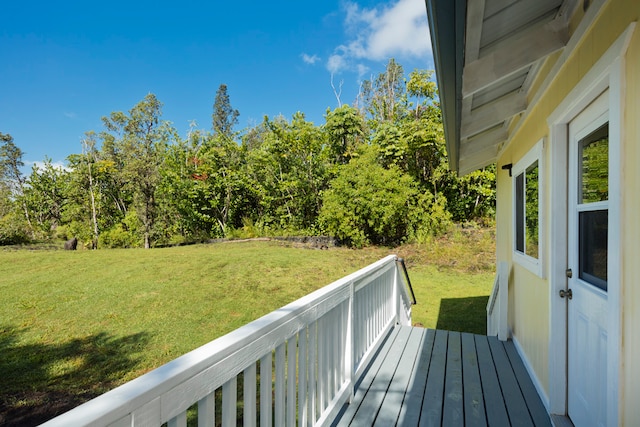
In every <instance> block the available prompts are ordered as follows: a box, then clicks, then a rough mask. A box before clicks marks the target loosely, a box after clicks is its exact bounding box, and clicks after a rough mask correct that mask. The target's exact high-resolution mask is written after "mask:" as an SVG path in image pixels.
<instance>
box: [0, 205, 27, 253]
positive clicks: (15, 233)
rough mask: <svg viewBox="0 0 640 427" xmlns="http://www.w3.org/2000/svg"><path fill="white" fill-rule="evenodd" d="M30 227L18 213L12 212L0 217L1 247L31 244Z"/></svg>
mask: <svg viewBox="0 0 640 427" xmlns="http://www.w3.org/2000/svg"><path fill="white" fill-rule="evenodd" d="M27 230H28V226H27V223H26V222H25V220H24V216H22V215H20V213H19V212H18V211H11V212H8V213H6V214H5V215H2V216H0V245H19V244H23V243H29V242H30V241H31V238H30V236H29V235H28V234H27Z"/></svg>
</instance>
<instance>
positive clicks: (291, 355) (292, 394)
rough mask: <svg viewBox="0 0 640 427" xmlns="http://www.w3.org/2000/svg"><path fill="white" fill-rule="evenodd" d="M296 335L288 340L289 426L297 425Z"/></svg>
mask: <svg viewBox="0 0 640 427" xmlns="http://www.w3.org/2000/svg"><path fill="white" fill-rule="evenodd" d="M296 338H297V337H296V335H294V336H292V337H291V338H289V339H288V340H287V399H286V401H287V426H295V425H296V408H297V405H296V356H297V339H296Z"/></svg>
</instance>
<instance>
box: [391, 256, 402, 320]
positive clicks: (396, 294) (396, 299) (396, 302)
mask: <svg viewBox="0 0 640 427" xmlns="http://www.w3.org/2000/svg"><path fill="white" fill-rule="evenodd" d="M400 304H401V301H400V280H398V257H396V259H395V260H394V262H393V307H394V308H393V309H394V310H395V313H394V314H395V316H394V317H395V319H396V324H399V323H400Z"/></svg>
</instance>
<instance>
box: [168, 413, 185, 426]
mask: <svg viewBox="0 0 640 427" xmlns="http://www.w3.org/2000/svg"><path fill="white" fill-rule="evenodd" d="M167 426H168V427H187V411H184V412H181V413H180V414H178V415H176V416H175V417H173V418H171V419H170V420H169V422H168V423H167Z"/></svg>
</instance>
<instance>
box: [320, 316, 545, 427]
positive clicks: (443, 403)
mask: <svg viewBox="0 0 640 427" xmlns="http://www.w3.org/2000/svg"><path fill="white" fill-rule="evenodd" d="M332 425H336V426H372V425H379V426H389V425H399V426H411V427H413V426H455V425H458V426H477V427H485V426H494V425H495V426H550V425H551V421H550V419H549V416H548V415H547V413H546V411H545V408H544V405H543V404H542V401H541V400H540V398H539V396H538V394H537V392H536V389H535V386H534V385H533V382H532V381H531V379H530V378H529V376H528V373H527V371H526V368H525V367H524V364H523V363H522V360H521V359H520V357H519V355H518V353H517V351H516V349H515V347H514V345H513V343H512V342H506V343H503V342H501V341H498V340H497V339H496V338H495V337H486V336H482V335H473V334H468V333H459V332H448V331H442V330H431V329H423V328H414V327H408V326H400V327H396V328H394V329H393V330H392V331H391V332H390V333H389V336H388V337H387V340H386V342H385V343H384V345H383V346H382V347H381V348H380V350H379V352H378V354H377V355H376V357H374V358H373V360H372V361H371V362H370V365H369V367H368V368H367V370H366V371H365V373H364V374H363V376H362V378H361V380H360V382H359V383H358V384H357V388H356V391H355V394H354V399H353V402H352V403H351V404H347V405H345V407H344V408H343V410H342V412H341V414H340V415H339V416H338V418H337V419H336V420H335V421H334V423H333V424H332Z"/></svg>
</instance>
